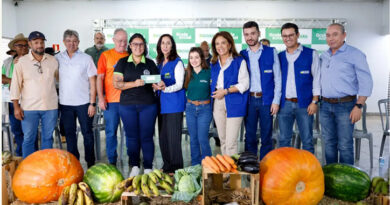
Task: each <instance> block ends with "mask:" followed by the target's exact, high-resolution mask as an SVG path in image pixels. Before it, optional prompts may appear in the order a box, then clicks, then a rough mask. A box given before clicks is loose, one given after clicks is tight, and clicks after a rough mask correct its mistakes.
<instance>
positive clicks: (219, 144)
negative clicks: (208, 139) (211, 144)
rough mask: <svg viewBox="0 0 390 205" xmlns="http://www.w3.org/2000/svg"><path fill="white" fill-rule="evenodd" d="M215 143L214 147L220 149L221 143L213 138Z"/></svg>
mask: <svg viewBox="0 0 390 205" xmlns="http://www.w3.org/2000/svg"><path fill="white" fill-rule="evenodd" d="M214 141H215V146H217V147H220V146H221V141H220V140H219V137H214Z"/></svg>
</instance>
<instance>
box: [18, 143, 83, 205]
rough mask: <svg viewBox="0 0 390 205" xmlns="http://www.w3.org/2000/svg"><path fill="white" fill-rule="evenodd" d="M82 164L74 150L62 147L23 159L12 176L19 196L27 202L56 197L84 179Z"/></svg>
mask: <svg viewBox="0 0 390 205" xmlns="http://www.w3.org/2000/svg"><path fill="white" fill-rule="evenodd" d="M83 174H84V171H83V168H82V167H81V164H80V162H79V161H78V160H77V159H76V157H75V156H73V155H72V154H71V153H69V152H67V151H64V150H59V149H45V150H40V151H37V152H34V153H33V154H31V155H29V156H28V157H27V158H26V159H24V160H23V161H22V163H20V165H19V166H18V168H17V169H16V171H15V175H14V177H13V180H12V189H13V191H14V193H15V195H16V197H17V198H18V199H20V200H21V201H24V202H27V203H47V202H50V201H57V200H58V197H59V196H60V194H61V192H62V189H63V188H64V187H66V186H69V185H71V184H72V183H78V182H80V181H81V180H82V179H83Z"/></svg>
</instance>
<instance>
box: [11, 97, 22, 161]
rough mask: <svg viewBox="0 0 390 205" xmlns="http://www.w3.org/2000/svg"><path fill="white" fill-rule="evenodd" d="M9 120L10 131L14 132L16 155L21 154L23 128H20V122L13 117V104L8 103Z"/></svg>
mask: <svg viewBox="0 0 390 205" xmlns="http://www.w3.org/2000/svg"><path fill="white" fill-rule="evenodd" d="M8 105H9V109H8V111H9V122H10V125H11V131H12V133H13V134H14V137H15V142H16V150H15V153H16V156H22V154H23V153H22V144H23V130H22V122H21V121H20V120H18V119H16V118H15V116H14V104H13V103H9V104H8Z"/></svg>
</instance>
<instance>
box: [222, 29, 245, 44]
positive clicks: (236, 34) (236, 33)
mask: <svg viewBox="0 0 390 205" xmlns="http://www.w3.org/2000/svg"><path fill="white" fill-rule="evenodd" d="M219 31H227V32H229V33H230V35H232V37H233V39H234V43H237V44H238V43H239V44H241V43H242V28H220V29H219Z"/></svg>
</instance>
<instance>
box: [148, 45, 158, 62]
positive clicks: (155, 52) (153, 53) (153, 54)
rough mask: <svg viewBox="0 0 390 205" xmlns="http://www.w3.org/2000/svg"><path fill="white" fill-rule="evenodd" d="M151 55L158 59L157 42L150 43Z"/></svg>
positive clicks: (152, 57)
mask: <svg viewBox="0 0 390 205" xmlns="http://www.w3.org/2000/svg"><path fill="white" fill-rule="evenodd" d="M148 51H149V57H150V58H151V59H156V57H157V44H149V48H148Z"/></svg>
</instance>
